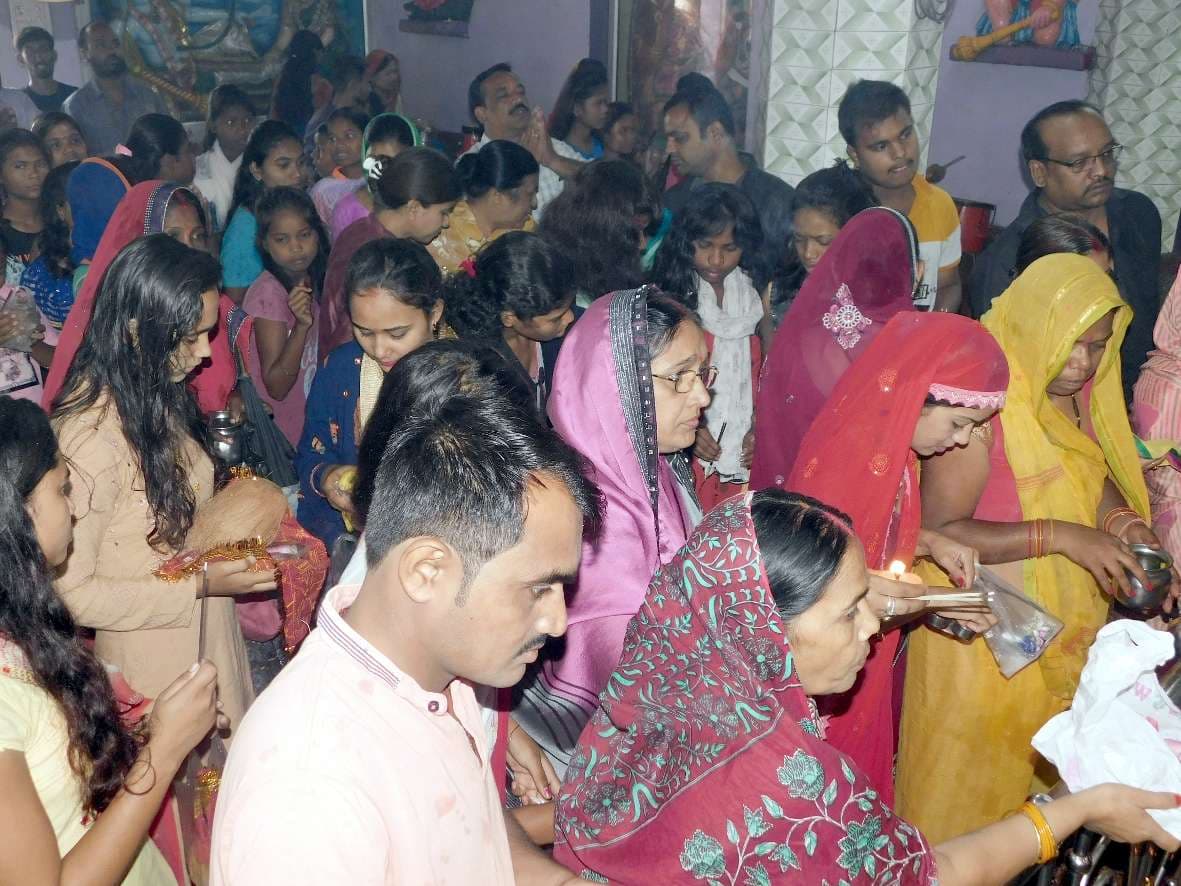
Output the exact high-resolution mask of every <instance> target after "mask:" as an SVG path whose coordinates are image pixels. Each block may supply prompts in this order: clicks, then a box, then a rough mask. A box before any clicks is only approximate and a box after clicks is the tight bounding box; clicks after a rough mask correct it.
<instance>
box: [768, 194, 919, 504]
mask: <svg viewBox="0 0 1181 886" xmlns="http://www.w3.org/2000/svg"><path fill="white" fill-rule="evenodd" d="M922 278H923V277H922V271H921V270H920V259H919V252H918V241H917V240H916V239H915V234H914V227H913V226H912V225H911V223H910V222H909V221H908V220H907V219H906V217H905V216H903V215H902V214H900V213H898V212H895V211H894V210H893V209H887V208H886V207H884V206H875V207H872V208H870V209H865V210H863V211H861V212H859V213H857V215H855V216H853V218H851V219H850V220H849V222H848V223H847V224H846V225H845V226H844V227H843V228H841V231H840V233H839V234H837V236H836V239H835V240H833V242H832V245H831V246H830V247H829V248H828V251H827V252H825V253H824V257H823V258H821V259H820V262H819V263H818V264H817V265H816V267H815V269H813V271H812V273H810V274H809V275H808V278H807V279H806V280H805V281H804V285H803V286H802V287H801V288H800V293H799V295H797V296H796V298H795V301H793V302H792V303H791V307H790V308H789V309H788V311H787V315H786V316H785V317H784V318H783V322H782V323H781V324H780V327H779V331H778V332H777V333H776V335H775V342H774V344H773V345H772V346H771V352H770V354H769V356H768V357H767V362H766V364H765V365H764V367H763V375H762V379H761V381H760V382H759V390H758V394H757V397H756V400H755V416H756V417H757V421H756V422H755V455H754V462H753V463H752V465H751V469H750V488H751V489H765V488H767V487H768V486H780V487H783V486H784V483H785V481H786V480H787V475H788V474H790V473H791V467H792V465H793V464H795V460H796V456H797V455H798V454H799V451H800V442H801V441H802V440H803V439H804V434H806V433H807V432H808V428H809V426H810V425H811V424H812V421H813V420H814V419H815V418H816V416H817V414H818V413H819V412H820V409H821V408H822V407H823V406H824V401H825V400H827V399H828V395H829V394H830V393H831V392H832V389H833V387H834V386H835V385H836V383H837V381H838V380H839V379H840V377H841V376H842V375H843V374H844V372H845V370H847V369H848V368H849V367H850V366H851V365H852V364H853V362H854V361H855V360H856V359H857V358H858V357H860V356H861V354H862V353H864V352H865V349H866V348H868V347H869V345H870V343H871V342H872V341H873V340H874V339H875V338H876V337H877V335H878V333H880V332H881V331H882V329H883V328H885V325H886V323H887V321H889V319H890V318H891V317H893V316H894V315H895V314H897V313H898V312H899V311H909V310H912V309H913V308H914V290H915V286H917V285H918V282H919V281H920V280H922Z"/></svg>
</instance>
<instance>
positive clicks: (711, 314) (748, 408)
mask: <svg viewBox="0 0 1181 886" xmlns="http://www.w3.org/2000/svg"><path fill="white" fill-rule="evenodd" d="M722 285H723V287H724V288H723V295H722V306H721V307H718V297H717V295H716V294H715V293H714V288H713V285H712V284H710V283H708V282H707V281H706V280H704V279H703V278H702V277H701V276H700V275H697V313H698V314H699V315H700V316H701V322H702V324H703V325H704V326H705V330H706V332H708V333H710V334H711V335H712V336H713V337H714V348H713V355H712V362H713V365H714V366H716V367H718V380H717V382H716V383H715V384H714V390H713V400H712V401H711V402H710V404H709V407H708V408H707V409H706V410H705V419H706V424H707V425H708V427H709V431H710V433H711V434H713V435H714V438H715V439H717V437H718V435H719V434H721V433H722V427H723V426H725V428H726V433H725V435H723V437H722V440H721V447H722V454H721V456H719V458H718V460H717V461H716V462H712V463H711V462H703V465H704V467H705V475H706V476H707V477H708V476H709V475H710V474H712V473H713V472H714V471H717V472H718V473H719V474H720V475H721V479H722V481H723V482H725V483H745V482H747V480H749V479H750V471H749V470H747V469H746V468H744V467H743V466H742V441H743V438H745V437H746V434H747V431H749V430H750V428H751V417H752V414H753V412H754V379H753V378H752V377H751V363H750V337H751V336H752V335H754V333H755V330H757V329H758V326H759V321H760V320H762V319H763V301H762V299H761V298H759V293H758V291H757V290H756V289H755V288H754V284H752V283H751V280H750V277H748V276H747V274H746V272H745V271H743V270H742V269H740V268H735V269H734V271H733V272H732V273H731V274H730V275H729V276H727V277H726V279H725V281H724V282H723V284H722Z"/></svg>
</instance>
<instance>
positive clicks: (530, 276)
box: [443, 142, 582, 415]
mask: <svg viewBox="0 0 1181 886" xmlns="http://www.w3.org/2000/svg"><path fill="white" fill-rule="evenodd" d="M490 144H496V142H490ZM471 268H472V273H471V274H467V273H463V272H461V273H458V274H453V275H452V276H451V277H450V278H449V279H448V281H447V285H446V287H445V288H444V292H443V301H444V303H445V304H446V306H447V307H446V311H445V313H444V318H445V319H446V321H447V324H448V325H449V326H450V327H451V328H452V329H454V330H455V332H456V334H457V335H458V336H459V337H460V338H463V339H469V340H475V341H483V342H486V343H488V344H490V345H492V346H494V347H495V348H497V350H499V351H500V352H501V353H503V354H504V355H505V356H511V357H513V358H514V359H513V361H512V365H513V366H514V367H515V368H516V369H518V370H519V371H520V373H521V376H522V378H527V379H528V380H529V382H530V383H531V385H532V387H533V389H534V392H535V396H534V405H535V406H536V407H537V409H538V411H539V412H540V413H541V414H543V415H544V414H545V404H546V400H547V399H548V392H549V390H550V387H551V385H552V382H553V375H554V366H556V365H557V362H558V351H559V349H560V348H561V346H562V339H563V337H564V336H565V335H566V330H567V329H569V328H570V324H571V323H573V322H574V319H575V308H574V294H575V290H574V285H573V281H572V280H571V277H570V270H569V265H568V263H567V261H566V259H565V257H564V256H563V255H562V254H561V253H560V252H558V250H556V249H554V248H553V247H552V246H550V245H549V244H548V243H547V242H546V241H545V240H543V239H542V238H541V237H539V236H538V235H537V234H531V233H529V232H527V231H509V232H508V233H506V234H505V235H504V236H502V237H500V238H499V239H497V240H495V241H493V242H492V243H489V244H488V245H487V246H486V247H484V248H483V249H481V250H480V252H479V253H478V254H477V255H476V257H475V260H474V262H473V264H472V265H471ZM578 313H579V314H581V313H582V312H581V310H579V311H578Z"/></svg>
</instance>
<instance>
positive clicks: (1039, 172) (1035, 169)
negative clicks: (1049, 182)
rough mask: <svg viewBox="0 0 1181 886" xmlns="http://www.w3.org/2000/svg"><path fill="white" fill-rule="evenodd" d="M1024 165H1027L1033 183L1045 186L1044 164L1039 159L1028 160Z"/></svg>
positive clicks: (1040, 186) (1041, 186)
mask: <svg viewBox="0 0 1181 886" xmlns="http://www.w3.org/2000/svg"><path fill="white" fill-rule="evenodd" d="M1026 165H1027V166H1028V167H1029V177H1030V179H1031V180H1032V181H1033V183H1034V185H1035V186H1036V187H1039V188H1044V187H1045V186H1046V164H1045V163H1043V162H1042V161H1041V160H1030V161H1029V162H1028V163H1027V164H1026Z"/></svg>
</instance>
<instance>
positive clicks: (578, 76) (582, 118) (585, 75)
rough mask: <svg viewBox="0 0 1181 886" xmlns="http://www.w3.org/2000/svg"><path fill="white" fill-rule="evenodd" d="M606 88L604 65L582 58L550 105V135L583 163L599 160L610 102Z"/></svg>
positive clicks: (607, 85) (605, 68)
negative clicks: (561, 142) (573, 152)
mask: <svg viewBox="0 0 1181 886" xmlns="http://www.w3.org/2000/svg"><path fill="white" fill-rule="evenodd" d="M609 88H610V84H609V83H608V80H607V67H606V65H604V64H603V63H602V62H601V61H598V60H597V59H593V58H584V59H583V60H582V61H580V62H579V63H578V64H577V65H575V66H574V70H573V71H571V72H570V75H569V76H568V77H567V78H566V82H565V83H564V84H562V91H561V92H560V93H558V100H557V101H556V102H555V103H554V110H553V114H552V115H551V117H550V126H549V131H550V135H552V136H553V137H554V138H556V139H560V140H561V141H564V142H565V143H566V144H568V145H569V146H570V147H572V148H574V150H576V151H578V153H579V154H580V155H582V157H583V159H585V160H598V159H599V158H600V157H602V156H603V127H604V126H605V124H606V123H607V113H608V106H609V104H610V102H611V98H610V95H609V94H608V90H609Z"/></svg>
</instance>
